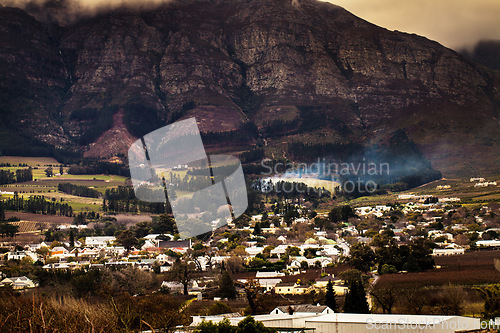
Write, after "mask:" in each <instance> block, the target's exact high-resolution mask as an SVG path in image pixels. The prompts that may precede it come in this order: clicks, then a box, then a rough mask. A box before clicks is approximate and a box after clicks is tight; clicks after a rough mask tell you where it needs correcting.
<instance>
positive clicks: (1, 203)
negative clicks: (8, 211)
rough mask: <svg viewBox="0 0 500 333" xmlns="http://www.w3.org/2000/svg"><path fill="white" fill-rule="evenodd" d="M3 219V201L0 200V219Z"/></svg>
mask: <svg viewBox="0 0 500 333" xmlns="http://www.w3.org/2000/svg"><path fill="white" fill-rule="evenodd" d="M3 220H5V209H4V208H3V201H0V221H3Z"/></svg>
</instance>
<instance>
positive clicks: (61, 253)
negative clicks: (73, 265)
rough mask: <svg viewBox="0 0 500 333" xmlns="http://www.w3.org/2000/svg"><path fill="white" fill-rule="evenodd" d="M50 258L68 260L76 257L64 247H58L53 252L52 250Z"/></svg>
mask: <svg viewBox="0 0 500 333" xmlns="http://www.w3.org/2000/svg"><path fill="white" fill-rule="evenodd" d="M50 256H51V257H55V258H67V257H74V256H75V255H74V254H71V253H69V251H68V250H66V248H64V247H62V246H56V247H54V248H53V249H52V250H50Z"/></svg>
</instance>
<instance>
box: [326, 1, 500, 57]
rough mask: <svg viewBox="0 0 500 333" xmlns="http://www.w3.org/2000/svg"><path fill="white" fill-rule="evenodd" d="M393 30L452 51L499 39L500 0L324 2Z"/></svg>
mask: <svg viewBox="0 0 500 333" xmlns="http://www.w3.org/2000/svg"><path fill="white" fill-rule="evenodd" d="M324 1H328V2H331V3H334V4H336V5H339V6H341V7H343V8H345V9H347V10H348V11H350V12H351V13H353V14H354V15H356V16H358V17H361V18H363V19H365V20H366V21H369V22H371V23H374V24H376V25H379V26H382V27H384V28H387V29H390V30H399V31H403V32H409V33H416V34H418V35H423V36H425V37H427V38H429V39H432V40H435V41H437V42H439V43H441V44H443V45H445V46H447V47H450V48H453V49H461V48H464V47H466V48H470V47H473V46H474V45H475V44H476V43H477V42H478V41H479V40H482V39H496V40H500V0H324Z"/></svg>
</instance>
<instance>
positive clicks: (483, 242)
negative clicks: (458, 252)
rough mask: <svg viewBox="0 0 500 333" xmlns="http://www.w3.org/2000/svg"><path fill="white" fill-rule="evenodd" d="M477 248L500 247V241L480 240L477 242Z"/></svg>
mask: <svg viewBox="0 0 500 333" xmlns="http://www.w3.org/2000/svg"><path fill="white" fill-rule="evenodd" d="M476 245H477V246H486V247H500V240H498V239H491V240H479V241H477V242H476Z"/></svg>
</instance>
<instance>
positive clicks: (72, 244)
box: [69, 229, 75, 247]
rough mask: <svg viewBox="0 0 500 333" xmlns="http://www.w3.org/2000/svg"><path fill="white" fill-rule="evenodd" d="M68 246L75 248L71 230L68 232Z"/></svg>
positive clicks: (73, 235)
mask: <svg viewBox="0 0 500 333" xmlns="http://www.w3.org/2000/svg"><path fill="white" fill-rule="evenodd" d="M69 246H71V247H75V234H74V232H73V229H71V230H70V231H69Z"/></svg>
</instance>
